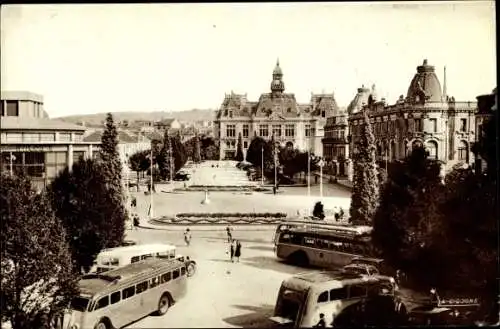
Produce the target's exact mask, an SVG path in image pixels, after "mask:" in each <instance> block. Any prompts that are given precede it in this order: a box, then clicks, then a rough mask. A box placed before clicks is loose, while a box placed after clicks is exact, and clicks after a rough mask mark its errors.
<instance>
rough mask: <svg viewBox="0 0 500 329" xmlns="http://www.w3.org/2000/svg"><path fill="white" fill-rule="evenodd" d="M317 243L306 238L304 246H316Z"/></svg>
mask: <svg viewBox="0 0 500 329" xmlns="http://www.w3.org/2000/svg"><path fill="white" fill-rule="evenodd" d="M315 242H316V241H315V240H314V239H312V238H304V244H305V245H307V246H314V244H315Z"/></svg>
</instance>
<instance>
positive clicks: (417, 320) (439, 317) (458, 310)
mask: <svg viewBox="0 0 500 329" xmlns="http://www.w3.org/2000/svg"><path fill="white" fill-rule="evenodd" d="M479 308H480V303H479V300H478V299H477V298H448V299H438V302H437V303H434V304H433V303H431V302H429V303H428V304H426V305H421V306H417V307H415V308H413V309H412V310H411V311H410V312H409V314H408V315H409V321H410V323H411V324H416V325H473V324H474V323H475V322H477V321H478V320H479V319H478V316H479Z"/></svg>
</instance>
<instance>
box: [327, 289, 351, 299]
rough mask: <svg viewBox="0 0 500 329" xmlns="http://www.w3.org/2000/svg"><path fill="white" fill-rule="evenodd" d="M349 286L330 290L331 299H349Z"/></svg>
mask: <svg viewBox="0 0 500 329" xmlns="http://www.w3.org/2000/svg"><path fill="white" fill-rule="evenodd" d="M347 296H348V295H347V287H343V288H338V289H332V290H330V300H342V299H347Z"/></svg>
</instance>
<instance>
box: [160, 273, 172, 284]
mask: <svg viewBox="0 0 500 329" xmlns="http://www.w3.org/2000/svg"><path fill="white" fill-rule="evenodd" d="M170 280H172V273H171V272H168V273H165V274H162V275H161V281H160V282H161V283H167V282H168V281H170Z"/></svg>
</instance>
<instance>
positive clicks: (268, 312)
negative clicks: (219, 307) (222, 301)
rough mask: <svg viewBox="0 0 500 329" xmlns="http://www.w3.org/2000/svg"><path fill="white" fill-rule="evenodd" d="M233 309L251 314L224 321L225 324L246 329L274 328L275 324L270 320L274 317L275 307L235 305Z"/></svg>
mask: <svg viewBox="0 0 500 329" xmlns="http://www.w3.org/2000/svg"><path fill="white" fill-rule="evenodd" d="M233 307H234V308H237V309H240V310H244V311H249V312H250V313H246V314H242V315H237V316H232V317H229V318H225V319H222V320H223V321H224V322H226V323H228V324H230V325H233V326H238V327H244V328H272V327H273V325H274V323H273V322H272V321H271V320H269V317H271V316H272V315H273V312H274V306H271V305H261V306H250V305H233Z"/></svg>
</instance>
